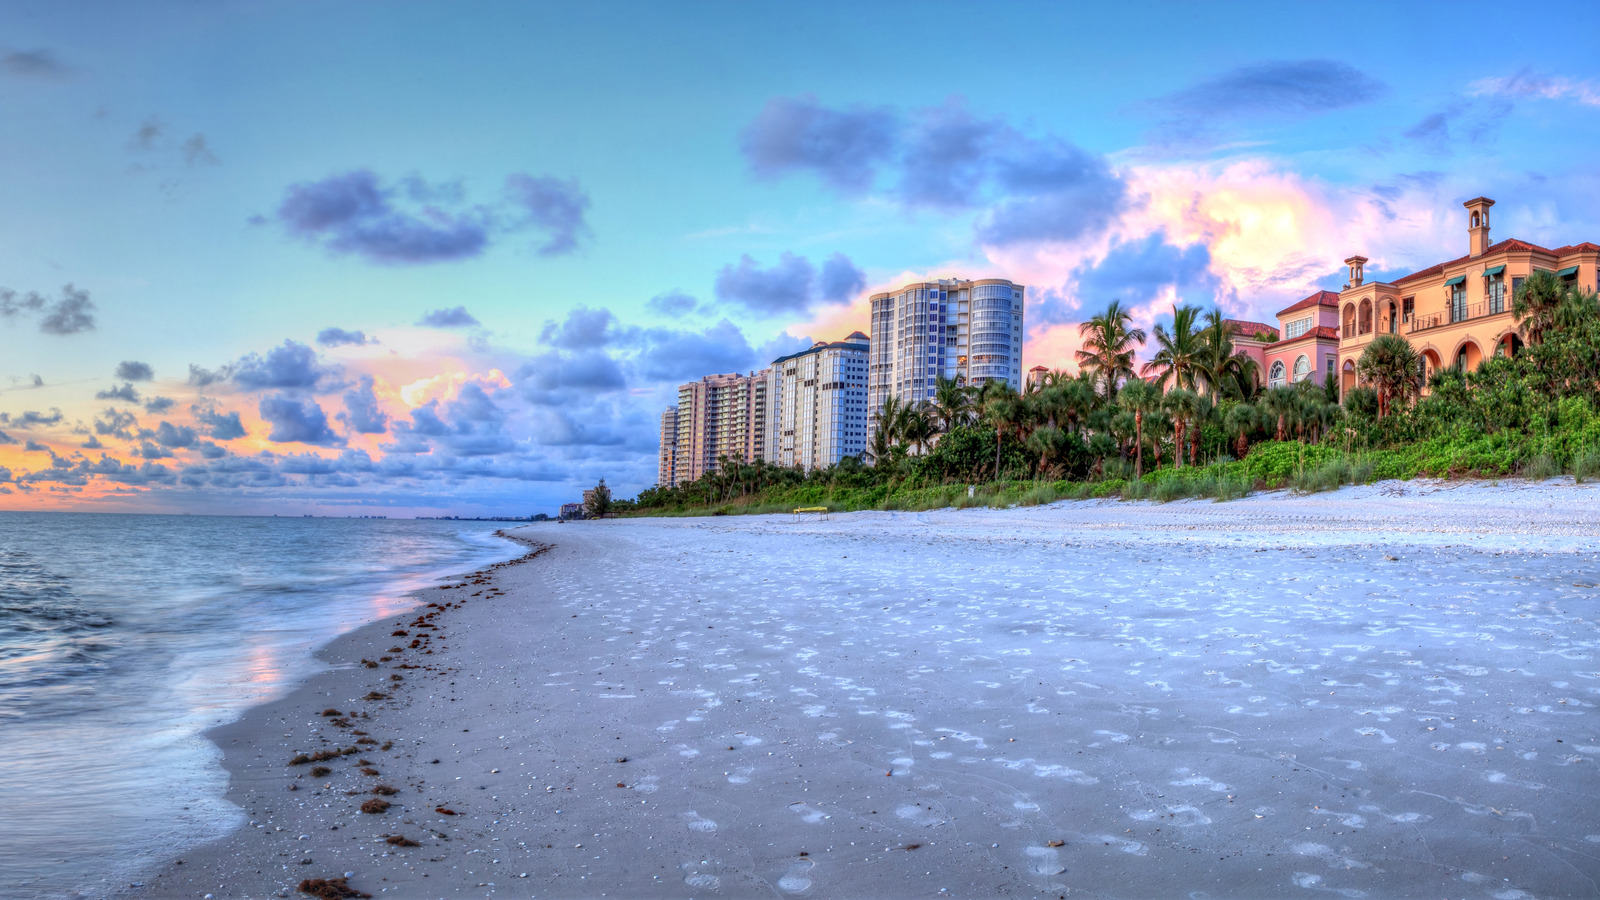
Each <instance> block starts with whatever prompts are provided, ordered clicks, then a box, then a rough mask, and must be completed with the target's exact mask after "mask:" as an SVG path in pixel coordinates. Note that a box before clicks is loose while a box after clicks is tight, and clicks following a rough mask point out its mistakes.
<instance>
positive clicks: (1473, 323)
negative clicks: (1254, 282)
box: [1338, 197, 1600, 393]
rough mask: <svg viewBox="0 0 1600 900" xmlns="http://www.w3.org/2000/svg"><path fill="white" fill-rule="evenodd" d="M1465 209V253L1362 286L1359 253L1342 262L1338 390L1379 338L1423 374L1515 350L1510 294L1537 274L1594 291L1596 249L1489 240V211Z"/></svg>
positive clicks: (1599, 253)
mask: <svg viewBox="0 0 1600 900" xmlns="http://www.w3.org/2000/svg"><path fill="white" fill-rule="evenodd" d="M1462 205H1463V206H1465V207H1466V210H1467V214H1466V225H1467V255H1465V256H1461V257H1458V258H1456V259H1452V260H1450V261H1449V262H1443V263H1439V264H1437V265H1433V266H1429V267H1428V268H1426V269H1421V270H1419V271H1416V272H1412V273H1411V274H1409V275H1405V276H1402V277H1400V278H1396V279H1395V280H1393V281H1367V280H1366V263H1367V258H1366V257H1364V256H1352V257H1350V258H1349V259H1346V260H1345V261H1344V262H1345V265H1346V266H1347V267H1348V271H1349V281H1348V282H1347V283H1346V284H1345V286H1344V289H1343V290H1342V291H1340V292H1339V304H1340V319H1339V350H1338V372H1339V386H1340V391H1341V393H1342V392H1344V391H1348V390H1350V389H1351V388H1353V387H1355V386H1356V385H1357V384H1359V383H1360V377H1359V375H1358V374H1357V372H1356V367H1357V365H1358V363H1359V361H1360V359H1361V354H1362V352H1363V351H1365V350H1366V349H1367V345H1369V344H1371V343H1372V340H1373V339H1374V338H1376V337H1377V336H1378V335H1380V334H1395V335H1400V336H1402V337H1404V338H1405V339H1406V340H1407V341H1409V342H1410V343H1411V346H1412V347H1414V348H1416V351H1417V354H1418V355H1419V356H1421V357H1422V364H1423V369H1424V374H1425V375H1429V376H1431V375H1432V374H1433V373H1434V372H1436V371H1438V370H1439V369H1441V368H1449V367H1451V366H1460V367H1461V368H1463V369H1472V368H1476V367H1477V366H1478V364H1479V363H1481V362H1483V360H1484V359H1485V358H1487V357H1489V356H1493V355H1496V354H1501V353H1505V354H1515V353H1516V352H1517V351H1518V350H1519V349H1520V348H1521V346H1522V337H1521V336H1520V335H1519V334H1518V333H1517V323H1516V319H1515V317H1514V316H1513V315H1512V313H1511V300H1512V297H1513V296H1515V294H1516V290H1517V288H1518V287H1520V286H1521V284H1522V282H1523V280H1524V279H1526V278H1527V277H1528V276H1529V275H1530V274H1532V273H1533V272H1535V271H1537V270H1539V269H1544V270H1548V271H1550V272H1554V273H1555V274H1556V275H1557V276H1558V277H1560V278H1563V279H1565V280H1566V281H1568V282H1570V283H1572V284H1574V285H1577V286H1579V287H1582V288H1584V289H1586V290H1594V289H1595V287H1596V274H1597V273H1596V269H1597V266H1600V245H1596V244H1592V243H1588V242H1584V243H1581V244H1569V245H1567V246H1563V247H1556V248H1554V249H1551V248H1547V247H1542V246H1540V245H1538V244H1533V243H1530V242H1528V241H1522V240H1517V239H1515V238H1511V239H1508V240H1503V241H1500V242H1499V243H1491V242H1490V240H1489V210H1490V207H1492V206H1494V201H1493V200H1490V199H1489V198H1487V197H1476V198H1474V199H1472V200H1468V201H1467V202H1466V203H1464V204H1462Z"/></svg>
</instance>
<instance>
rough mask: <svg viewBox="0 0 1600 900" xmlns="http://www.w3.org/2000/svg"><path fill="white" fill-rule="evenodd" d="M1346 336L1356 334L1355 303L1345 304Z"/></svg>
mask: <svg viewBox="0 0 1600 900" xmlns="http://www.w3.org/2000/svg"><path fill="white" fill-rule="evenodd" d="M1344 336H1345V337H1355V336H1356V305H1355V304H1354V303H1346V304H1345V305H1344Z"/></svg>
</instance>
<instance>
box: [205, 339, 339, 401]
mask: <svg viewBox="0 0 1600 900" xmlns="http://www.w3.org/2000/svg"><path fill="white" fill-rule="evenodd" d="M192 371H193V369H192V367H191V372H192ZM231 372H232V375H233V382H234V383H235V384H237V385H240V386H242V387H246V388H250V389H255V390H260V389H264V388H300V389H304V390H311V389H314V388H315V387H316V386H317V384H318V382H320V381H321V380H322V379H323V378H325V377H328V376H330V375H332V374H334V372H335V370H333V369H330V368H325V367H323V366H321V365H318V363H317V352H316V351H315V350H313V349H311V348H310V347H308V346H306V345H305V344H302V343H299V342H297V341H291V340H285V341H284V342H283V346H281V347H275V348H273V349H272V350H270V351H268V353H267V355H266V356H265V357H262V356H261V355H259V354H256V353H251V354H250V355H248V356H245V357H243V358H242V359H240V360H239V361H238V362H237V363H234V364H233V366H232V367H231Z"/></svg>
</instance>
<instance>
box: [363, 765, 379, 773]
mask: <svg viewBox="0 0 1600 900" xmlns="http://www.w3.org/2000/svg"><path fill="white" fill-rule="evenodd" d="M360 772H361V774H363V775H376V774H378V770H377V769H374V768H373V767H371V766H362V767H361V769H360Z"/></svg>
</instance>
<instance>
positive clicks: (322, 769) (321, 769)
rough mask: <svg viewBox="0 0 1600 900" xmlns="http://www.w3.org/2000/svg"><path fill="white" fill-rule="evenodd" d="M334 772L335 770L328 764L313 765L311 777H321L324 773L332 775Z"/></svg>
mask: <svg viewBox="0 0 1600 900" xmlns="http://www.w3.org/2000/svg"><path fill="white" fill-rule="evenodd" d="M332 773H333V770H332V769H330V768H328V767H327V766H312V767H311V777H312V778H321V777H322V776H324V775H331V774H332Z"/></svg>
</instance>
